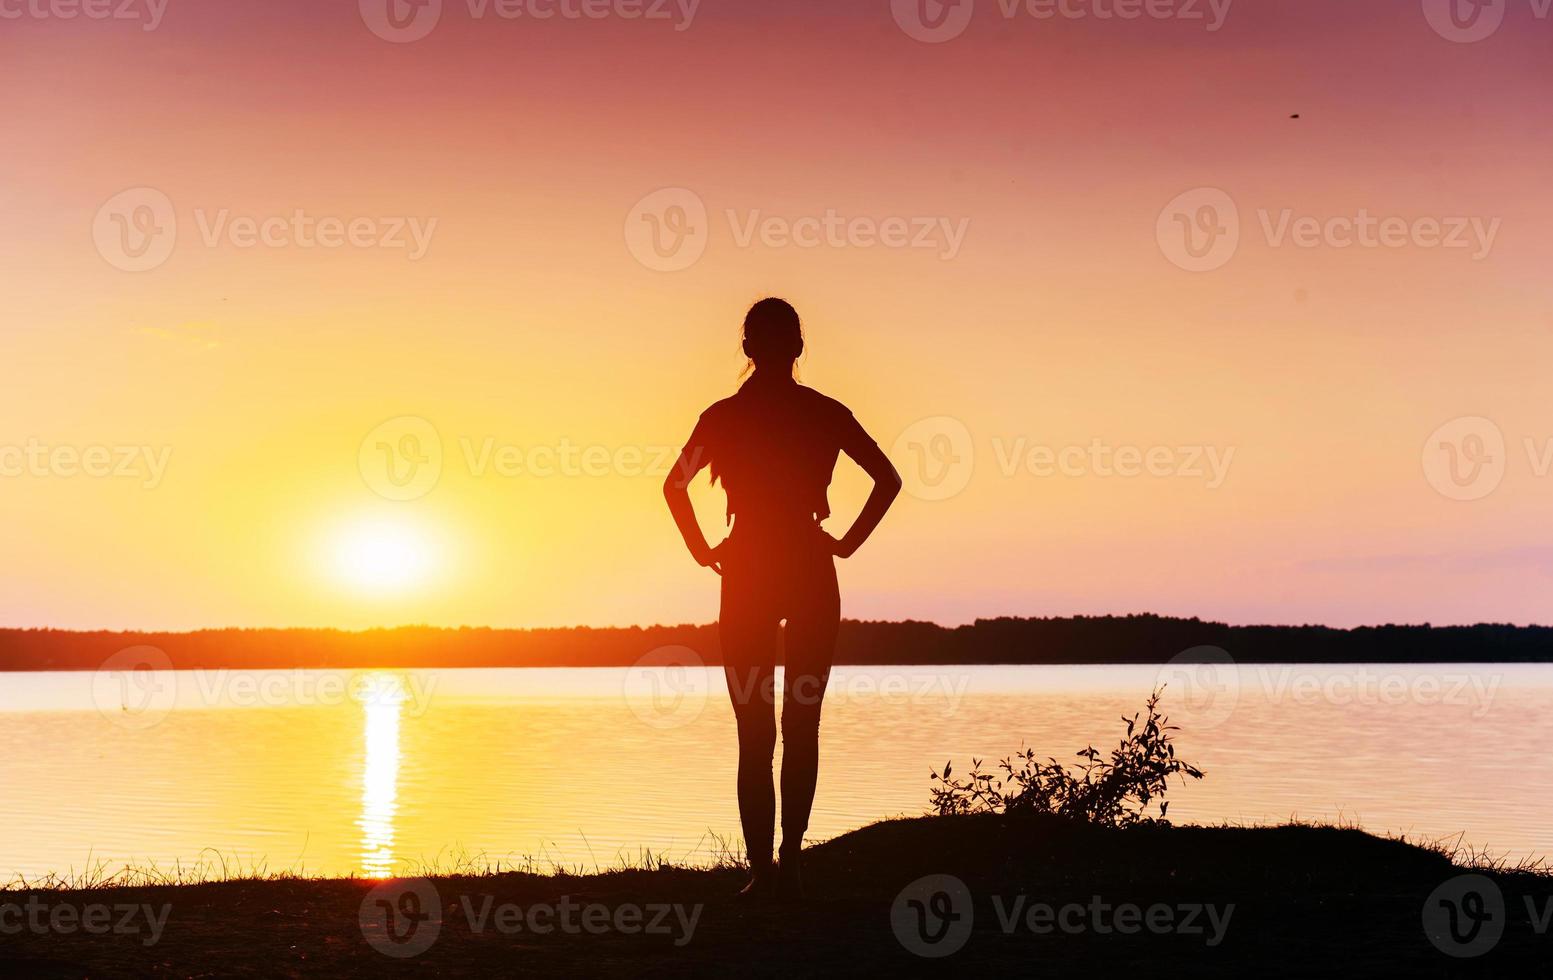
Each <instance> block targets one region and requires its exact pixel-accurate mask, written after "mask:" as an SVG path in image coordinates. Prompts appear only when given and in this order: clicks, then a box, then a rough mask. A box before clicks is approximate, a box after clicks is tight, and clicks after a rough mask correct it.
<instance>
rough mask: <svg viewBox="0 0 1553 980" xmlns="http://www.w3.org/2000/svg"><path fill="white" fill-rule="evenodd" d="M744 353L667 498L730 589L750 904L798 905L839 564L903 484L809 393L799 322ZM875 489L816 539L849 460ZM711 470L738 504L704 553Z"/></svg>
mask: <svg viewBox="0 0 1553 980" xmlns="http://www.w3.org/2000/svg"><path fill="white" fill-rule="evenodd" d="M744 353H745V354H746V355H748V356H749V359H750V361H751V362H752V364H753V365H754V368H755V373H754V375H753V376H751V377H750V379H749V380H748V381H746V382H745V383H744V385H743V386H742V387H740V388H739V391H738V393H737V394H735V395H734V396H733V397H731V398H725V399H723V400H722V401H720V402H718V403H717V404H715V405H713V406H712V407H711V408H709V409H707V410H706V411H705V412H703V413H702V414H701V419H700V421H699V422H697V423H696V428H695V432H693V433H692V434H691V436H690V441H689V442H687V443H686V444H685V448H684V450H682V451H681V453H680V457H679V463H678V465H676V466H675V468H674V470H673V472H671V473H670V474H669V478H668V480H666V481H665V482H664V485H663V493H664V496H665V497H667V498H668V502H669V510H670V511H672V512H673V514H674V521H675V523H676V524H678V525H679V530H680V534H682V535H683V536H684V538H685V544H686V546H687V547H689V549H690V553H691V555H693V556H694V557H695V559H696V561H698V562H700V563H701V564H702V565H705V566H706V567H708V568H711V569H713V570H714V571H716V572H717V573H718V574H720V575H722V577H723V580H722V610H721V613H720V615H719V617H718V629H719V635H720V637H721V640H722V649H723V663H724V668H723V669H724V673H725V674H726V676H727V679H728V692H729V694H730V696H731V697H732V700H733V710H734V716H735V718H736V720H737V722H738V729H739V816H740V821H741V822H742V823H743V825H744V840H745V845H746V846H747V847H748V848H749V858H750V869H751V871H752V873H753V876H752V878H751V880H750V883H749V884H748V885H746V886H745V888H744V894H746V895H753V896H761V895H765V894H767V893H769V892H771V891H773V890H774V888H776V887H778V886H779V887H780V889H781V890H782V891H783V892H786V893H789V894H797V893H799V892H800V891H801V887H802V886H801V884H800V878H799V872H798V864H799V851H800V849H801V848H802V846H803V835H804V832H805V831H806V830H807V829H808V827H809V810H810V808H811V806H812V805H813V803H814V783H815V775H816V772H817V770H818V766H819V727H820V703H821V701H822V700H823V699H824V697H825V685H826V683H827V682H828V681H829V679H830V667H831V659H832V656H833V655H834V653H835V647H836V631H837V628H838V627H839V625H840V622H841V600H840V596H839V594H838V592H837V589H836V564H835V561H834V558H833V556H839V557H841V558H846V557H849V556H850V555H851V554H852V553H853V552H855V551H857V549H858V546H859V545H861V544H862V543H863V542H864V541H866V540H867V539H868V536H869V534H871V533H872V532H873V530H874V528H875V527H877V526H878V525H879V521H880V520H881V519H882V518H883V517H884V514H885V511H887V510H889V508H890V504H891V502H892V501H894V499H895V495H896V494H897V493H899V492H900V486H901V481H900V476H899V474H897V473H896V472H895V467H893V466H891V465H890V461H889V459H888V458H887V457H886V456H885V454H884V453H883V452H882V451H880V449H879V447H878V446H877V445H876V444H875V443H874V441H873V439H871V438H869V436H868V433H866V432H864V431H863V427H862V426H861V425H859V424H858V423H857V420H856V419H855V418H853V417H852V413H851V412H850V411H848V410H847V408H846V406H845V405H842V404H841V403H840V402H838V401H835V400H834V399H831V398H826V397H825V396H824V395H822V394H820V393H819V392H817V391H815V390H813V389H812V388H806V387H804V386H803V385H800V384H799V383H798V382H797V381H795V380H794V379H793V366H794V364H795V363H796V362H797V360H798V357H799V355H800V354H802V353H803V330H802V327H801V325H800V324H799V321H798V313H797V312H796V311H795V310H794V309H793V308H792V307H791V306H789V305H788V304H787V303H786V302H784V301H782V300H779V299H764V300H761V301H760V302H759V303H756V304H755V305H754V306H753V307H752V308H751V309H750V311H749V314H748V315H747V316H746V317H745V318H744ZM843 452H844V453H846V454H847V455H848V456H850V457H852V459H853V460H855V461H856V462H857V464H858V465H859V466H861V467H862V468H863V469H864V470H865V471H867V473H868V474H869V475H870V476H872V477H873V479H874V488H873V492H872V493H871V494H869V497H868V502H867V503H866V504H864V506H863V510H862V512H861V513H860V514H859V515H858V518H857V520H856V521H854V522H853V524H852V527H851V529H850V530H849V531H847V533H846V534H845V535H844V536H843V537H842V538H841V539H840V540H839V541H838V540H837V539H835V538H833V537H832V536H831V535H830V534H828V533H826V531H825V530H824V529H823V528H822V527H821V526H820V522H821V521H823V520H824V519H825V518H826V517H828V516H830V506H829V504H828V502H827V499H826V490H827V488H828V487H829V486H830V479H831V472H832V470H834V468H835V466H836V458H837V456H838V455H839V454H840V453H843ZM704 466H710V467H711V470H712V481H713V483H714V484H715V483H716V482H718V481H719V480H720V481H721V482H722V485H723V490H724V492H725V493H726V494H727V495H728V511H727V519H728V521H729V523H730V524H731V525H732V531H731V533H730V534H729V536H728V539H727V540H726V541H724V542H723V543H722V544H720V545H718V546H717V547H716V548H712V547H709V546H708V545H707V541H706V538H705V537H704V536H703V535H702V533H701V527H700V525H699V524H697V523H696V516H695V512H694V510H693V509H692V508H691V504H690V496H689V494H687V493H686V487H687V486H688V485H689V484H690V481H691V479H692V478H693V477H694V476H695V475H696V474H697V473H699V472H700V471H701V468H702V467H704ZM782 620H786V621H787V629H786V634H785V641H784V643H783V647H784V658H783V659H784V667H785V669H784V672H783V678H784V680H783V691H782V851H781V862H780V864H779V865H778V866H777V868H779V874H780V882H778V881H777V878H776V876H775V875H774V870H775V869H774V868H773V864H772V838H773V835H774V826H773V825H774V822H775V816H776V813H775V811H776V800H775V796H774V793H773V791H772V786H771V758H772V754H773V752H774V751H775V749H776V721H775V718H774V711H775V704H774V697H773V671H774V670H775V667H776V659H777V638H778V632H779V630H778V627H779V625H780V623H781V622H782Z"/></svg>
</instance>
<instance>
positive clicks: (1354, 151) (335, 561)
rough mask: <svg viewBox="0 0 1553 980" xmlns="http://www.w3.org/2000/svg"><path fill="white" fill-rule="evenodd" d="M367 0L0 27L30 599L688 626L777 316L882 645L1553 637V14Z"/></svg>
mask: <svg viewBox="0 0 1553 980" xmlns="http://www.w3.org/2000/svg"><path fill="white" fill-rule="evenodd" d="M384 2H386V0H376V2H375V0H363V2H362V3H361V4H360V5H358V4H357V3H353V2H338V0H336V2H327V3H325V2H319V0H268V2H265V3H231V2H213V0H212V2H191V0H168V2H167V3H166V4H165V6H164V5H163V4H162V3H161V0H155V2H152V0H132V2H131V3H129V4H128V5H127V6H126V7H124V8H123V9H125V10H126V11H128V12H129V13H130V14H131V15H133V16H135V17H138V18H139V19H138V20H136V19H120V18H108V19H92V18H88V17H85V16H78V17H74V18H69V19H66V18H63V17H61V16H58V14H60V13H62V12H63V11H62V10H61V9H60V8H66V9H73V8H68V7H66V5H65V4H63V3H61V2H59V0H53V2H52V3H51V2H50V0H18V2H15V3H10V4H0V13H3V15H4V16H3V17H0V84H3V86H4V90H5V92H6V98H5V105H4V108H3V109H0V117H3V119H4V130H3V131H4V138H3V142H0V209H3V214H4V218H5V220H4V221H3V223H0V282H3V288H0V364H3V371H4V383H3V384H0V540H3V541H4V549H3V553H4V556H5V560H4V562H3V563H0V625H6V626H56V627H70V628H100V627H109V628H145V629H166V628H171V629H192V628H199V627H216V626H340V627H347V628H360V627H366V626H372V625H393V624H400V623H416V622H424V623H431V624H437V625H450V626H451V625H460V624H475V625H493V626H544V625H571V624H592V625H616V624H632V623H653V622H688V621H696V622H705V621H710V620H712V619H714V618H715V616H716V608H717V583H716V579H715V576H714V575H713V574H712V573H711V572H709V571H707V570H705V569H701V568H698V567H697V566H696V565H695V564H694V562H693V561H692V560H691V559H690V558H689V557H688V555H687V554H686V553H685V550H684V548H683V546H682V545H681V543H680V540H679V536H678V534H677V533H676V531H675V529H674V526H673V523H672V521H671V520H670V518H669V515H668V513H667V511H666V509H665V508H664V505H663V499H662V496H661V494H660V491H659V487H660V485H661V483H662V480H663V475H664V470H663V468H662V459H661V457H662V456H663V455H664V453H666V452H669V451H672V449H673V448H675V447H677V446H678V445H679V444H680V443H682V442H683V441H684V439H685V437H686V436H687V435H688V434H689V432H690V429H691V426H692V425H693V424H694V422H695V419H696V416H697V414H698V413H699V412H700V411H701V410H702V409H704V408H705V407H706V406H707V405H708V404H710V403H711V402H712V401H715V400H716V399H718V398H721V397H723V396H725V395H727V394H729V393H730V392H731V391H732V390H733V389H734V388H735V386H736V385H737V383H738V377H739V372H740V370H741V369H742V367H743V360H742V357H741V356H740V355H739V352H738V339H739V332H738V331H739V320H740V318H741V316H742V314H743V311H744V309H745V308H746V307H747V306H748V305H749V304H750V303H751V302H752V301H754V300H756V299H758V298H760V297H762V296H765V295H779V296H783V297H786V298H787V299H789V300H790V301H792V302H793V303H794V304H795V305H796V306H797V307H798V309H799V311H800V313H802V314H803V316H804V318H805V327H806V330H807V333H808V339H809V352H808V355H807V357H806V358H805V360H804V361H803V362H802V364H801V372H802V377H803V380H804V381H805V382H806V383H808V384H811V385H813V386H815V387H817V388H819V389H821V390H822V391H825V392H826V393H827V394H830V395H833V396H835V397H837V398H840V399H841V400H842V401H844V402H846V403H847V404H848V405H849V406H850V407H851V408H852V409H853V411H854V412H855V414H856V415H857V417H858V419H859V420H860V421H861V422H862V423H863V425H864V426H865V427H866V428H867V429H868V430H869V431H870V432H871V433H872V434H873V435H874V437H875V438H876V439H877V440H878V441H879V443H880V444H881V445H882V446H884V447H885V449H886V450H887V451H890V452H891V454H892V456H893V457H894V458H895V460H896V462H897V465H898V466H899V468H900V469H901V470H902V472H903V474H904V475H905V476H906V481H907V490H908V492H907V493H906V494H903V495H902V497H901V498H900V502H899V503H898V504H897V507H896V509H895V510H894V511H893V512H892V513H891V514H890V515H889V516H888V518H887V519H886V521H885V523H884V524H883V525H882V527H881V529H880V531H879V532H878V534H877V535H876V537H875V538H874V539H873V540H872V541H870V542H869V543H868V545H867V546H866V547H865V548H864V549H863V550H862V551H861V552H859V553H858V555H857V556H856V557H854V558H852V559H851V560H849V561H848V562H845V563H844V564H843V565H842V573H841V574H842V583H843V589H844V596H845V603H844V606H843V611H844V614H845V615H847V616H849V617H853V618H865V619H881V618H887V619H904V618H914V619H931V620H937V621H939V622H944V623H960V622H966V621H969V620H971V619H973V618H976V617H978V616H993V615H1005V614H1009V615H1013V614H1017V615H1066V614H1077V613H1096V614H1098V613H1127V612H1143V611H1151V612H1157V613H1164V614H1174V615H1196V616H1202V617H1207V618H1215V619H1224V620H1228V621H1231V622H1239V623H1244V622H1323V623H1329V624H1333V625H1353V624H1360V623H1378V622H1388V621H1396V622H1400V621H1409V622H1425V621H1427V622H1433V623H1453V622H1477V621H1483V620H1492V621H1511V622H1519V623H1527V622H1549V621H1553V612H1550V611H1549V609H1550V605H1553V574H1550V573H1553V519H1550V513H1553V453H1550V450H1549V447H1550V446H1553V395H1550V391H1553V386H1550V384H1549V376H1550V374H1553V276H1550V275H1549V273H1550V270H1553V233H1550V232H1553V189H1550V187H1553V129H1550V128H1549V127H1548V126H1547V125H1546V120H1547V118H1548V107H1547V102H1548V96H1549V92H1553V17H1549V16H1547V13H1548V12H1547V11H1546V10H1545V9H1543V7H1544V5H1543V4H1541V3H1538V2H1536V0H1519V2H1508V3H1506V2H1501V3H1500V4H1499V5H1497V6H1492V7H1490V8H1487V9H1486V10H1484V11H1479V12H1478V16H1479V18H1480V19H1479V20H1477V21H1472V20H1470V18H1466V19H1464V18H1465V15H1461V16H1458V17H1457V18H1456V19H1455V20H1454V21H1453V20H1452V19H1451V17H1450V13H1449V10H1448V8H1447V5H1446V4H1443V3H1441V4H1436V3H1432V2H1423V3H1422V4H1421V3H1420V2H1418V0H1397V2H1391V0H1386V2H1371V3H1355V2H1353V0H1279V2H1273V0H1238V2H1236V3H1234V4H1233V5H1229V4H1226V3H1224V2H1223V0H1219V2H1218V4H1217V5H1216V6H1215V5H1210V4H1208V3H1207V0H1194V2H1191V3H1190V4H1188V3H1186V2H1185V0H1182V2H1179V3H1170V2H1165V0H1156V2H1154V3H1153V4H1150V5H1149V6H1148V7H1147V8H1146V9H1148V10H1153V11H1156V12H1158V13H1160V14H1161V16H1149V15H1147V14H1145V15H1143V16H1140V17H1138V18H1136V19H1130V20H1128V19H1121V18H1120V17H1117V16H1110V15H1111V14H1114V13H1115V12H1116V11H1117V10H1118V9H1119V8H1128V7H1129V6H1131V7H1132V9H1137V8H1138V7H1141V6H1142V5H1141V4H1138V5H1130V4H1129V3H1128V2H1127V0H1120V2H1118V0H1068V3H1067V4H1066V5H1065V6H1064V7H1063V8H1062V9H1063V10H1066V11H1067V14H1066V15H1063V14H1061V13H1059V15H1058V16H1054V17H1038V16H1033V15H1032V14H1031V13H1030V12H1029V11H1028V10H1025V9H1024V8H1013V9H1012V16H1005V9H1008V8H1006V7H1005V6H1004V5H1000V4H999V3H998V2H996V0H976V2H975V4H974V6H973V7H970V8H968V9H967V8H965V7H950V8H939V7H938V6H937V4H936V3H934V2H932V0H928V2H927V7H926V8H922V7H918V6H916V5H915V4H914V3H906V2H897V3H895V4H893V5H892V3H891V2H890V0H866V2H864V0H859V2H851V0H847V2H842V0H800V2H787V3H757V2H749V0H702V2H700V3H699V4H696V3H691V2H689V0H684V2H669V3H665V4H663V5H662V6H661V7H659V6H657V0H645V4H637V5H633V4H632V3H630V2H629V0H616V2H613V3H611V2H606V0H599V2H597V3H592V4H589V5H586V9H587V10H591V11H594V12H597V13H601V14H602V16H598V17H590V16H567V14H568V13H571V14H577V13H579V12H581V11H583V10H584V8H585V5H584V4H583V2H582V0H564V2H563V0H526V2H525V3H522V4H517V3H510V4H507V5H502V4H499V3H498V2H497V0H489V4H488V5H487V4H486V3H484V2H482V0H468V2H466V0H444V2H442V3H441V4H440V5H437V4H436V3H435V0H432V3H433V5H432V6H431V7H425V8H409V7H405V8H402V9H401V10H399V13H400V14H404V17H405V18H409V19H408V20H406V19H385V15H384V10H383V3H384ZM374 4H375V5H374ZM1035 6H1036V9H1037V12H1045V11H1047V10H1050V9H1056V5H1055V4H1045V3H1040V4H1036V5H1035ZM114 8H115V9H118V2H116V3H115V5H114ZM439 8H440V9H439ZM1463 9H1467V10H1468V12H1470V9H1469V8H1463ZM417 10H418V11H419V13H418V14H417V13H416V11H417ZM499 10H503V11H505V12H507V13H509V14H510V13H521V16H517V17H503V16H500V15H499V14H498V11H499ZM638 10H642V11H650V12H652V13H659V12H661V13H662V14H663V16H662V17H655V16H649V17H631V16H626V14H628V13H630V12H633V11H638ZM923 10H926V12H927V15H928V17H927V20H926V21H924V20H923V19H922V16H921V15H922V12H923ZM547 11H553V12H554V13H555V16H553V17H549V18H536V17H535V16H533V15H534V14H535V13H540V14H542V13H545V12H547ZM965 12H969V13H970V14H971V16H970V19H969V20H968V21H963V22H961V21H956V20H955V18H956V17H960V16H961V15H962V14H963V13H965ZM1172 12H1173V15H1171V16H1163V14H1169V13H1172ZM1458 13H1460V12H1459V11H1458ZM13 14H14V16H13ZM432 14H435V15H436V19H435V23H434V24H432V23H430V22H429V21H426V20H415V19H414V18H415V17H416V16H423V17H429V16H431V15H432ZM1078 14H1083V15H1084V16H1077V15H1078ZM939 15H942V16H943V19H942V20H941V21H940V20H939V19H938V18H939ZM1499 17H1502V18H1503V19H1502V22H1500V21H1499V20H1498V18H1499ZM1481 18H1492V19H1491V20H1487V21H1485V20H1482V19H1481ZM396 24H398V25H400V26H398V27H396V26H395V25H396ZM935 24H937V25H938V26H937V27H934V26H933V25H935ZM404 25H408V26H404ZM1495 25H1497V27H1495ZM374 28H376V31H374ZM1213 28H1216V29H1213ZM961 29H963V32H959V33H957V31H961ZM396 32H397V33H396ZM414 34H422V35H423V36H419V37H417V38H413V39H412V38H411V37H410V35H414ZM381 35H387V36H386V37H385V36H381ZM1479 35H1481V36H1479ZM1474 38H1476V39H1475V40H1474ZM1296 114H1297V115H1298V117H1299V118H1297V119H1295V118H1291V117H1292V116H1294V115H1296ZM665 189H667V190H665ZM1227 201H1228V202H1233V205H1234V208H1235V210H1234V212H1229V211H1227V210H1226V207H1225V202H1227ZM698 208H700V209H703V210H700V211H698V210H697V209H698ZM1205 209H1206V210H1205ZM169 218H170V219H171V220H169ZM768 219H775V220H774V221H770V220H768ZM1333 219H1339V221H1338V222H1336V223H1334V220H1333ZM1367 220H1368V221H1372V222H1373V223H1374V224H1373V227H1370V228H1365V227H1357V228H1350V227H1349V225H1350V224H1355V225H1362V224H1363V223H1364V222H1365V221H1367ZM266 221H267V222H268V223H267V224H263V225H262V226H261V225H260V224H259V222H266ZM250 223H252V225H253V226H252V227H249V225H250ZM174 226H175V230H174ZM1237 229H1238V241H1237V240H1236V239H1235V237H1234V235H1235V233H1236V230H1237ZM681 232H687V233H686V234H684V235H681ZM1187 232H1191V233H1192V234H1193V236H1194V237H1193V240H1192V241H1191V242H1187V240H1186V238H1185V235H1186V233H1187ZM417 235H419V236H420V237H419V238H417ZM654 236H656V238H655V237H654ZM1198 236H1201V237H1198ZM330 242H332V244H330ZM1199 246H1201V247H1199ZM1442 427H1443V428H1442ZM1496 439H1498V440H1502V445H1500V444H1499V443H1497V442H1496V441H1495V440H1496ZM1097 447H1098V448H1097ZM61 450H63V451H61ZM1047 450H1049V453H1048V452H1046V451H1047ZM1097 453H1098V455H1097ZM1452 454H1454V456H1453V455H1452ZM412 456H413V457H416V458H418V459H419V460H420V462H419V463H416V464H413V465H415V466H417V467H419V469H417V470H415V471H414V473H413V474H412V473H411V470H410V469H409V467H410V466H411V465H412V464H411V463H409V462H406V460H407V459H408V458H409V457H412ZM1126 459H1131V460H1132V461H1133V464H1134V465H1135V466H1137V467H1138V468H1139V471H1138V472H1137V473H1136V475H1131V476H1128V475H1123V474H1121V473H1118V472H1116V471H1115V468H1114V467H1113V466H1112V465H1111V462H1118V461H1121V460H1126ZM1059 460H1065V462H1063V463H1057V462H1055V461H1059ZM1140 461H1149V462H1140ZM1214 461H1217V463H1216V464H1215V462H1214ZM1029 464H1033V465H1029ZM1047 464H1050V465H1047ZM1215 465H1217V466H1218V469H1215ZM390 467H392V468H393V469H392V472H390V471H389V468H390ZM1124 468H1125V467H1124ZM86 470H90V471H91V472H85V471H86ZM1150 470H1153V473H1152V475H1151V473H1150ZM94 474H95V475H94ZM417 481H419V482H417ZM866 491H867V486H866V480H865V478H864V477H862V475H861V474H860V473H859V472H857V471H856V468H855V467H852V466H851V465H850V464H849V463H847V462H846V461H845V460H843V462H842V464H841V466H840V467H839V468H838V474H837V478H836V484H835V487H834V489H833V492H832V499H833V506H834V508H835V510H836V513H837V517H836V518H833V519H832V522H831V525H830V526H831V527H832V530H834V531H837V532H838V533H839V531H840V530H843V529H844V528H845V526H846V524H845V522H846V520H848V519H850V517H851V516H852V515H853V514H855V513H856V511H857V509H858V507H859V506H860V505H861V503H862V499H863V497H864V496H865V495H866ZM720 498H721V495H720V492H714V491H712V490H711V489H710V488H708V487H707V486H706V485H705V478H704V477H703V478H702V479H701V480H700V481H699V482H698V492H697V495H696V499H697V502H698V506H699V507H700V512H701V514H702V517H703V523H704V525H705V526H706V527H707V529H708V531H709V533H715V532H716V528H717V527H718V525H719V524H720V523H721V513H722V508H721V501H720ZM714 540H715V538H714Z"/></svg>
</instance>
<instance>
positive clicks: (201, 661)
mask: <svg viewBox="0 0 1553 980" xmlns="http://www.w3.org/2000/svg"><path fill="white" fill-rule="evenodd" d="M142 645H143V646H150V647H155V648H157V649H158V650H161V651H162V652H163V653H165V654H166V657H167V662H168V663H169V664H170V665H171V666H173V667H178V668H219V667H225V668H236V669H246V668H291V667H339V668H363V667H619V666H629V665H631V664H633V663H635V662H636V661H637V660H638V659H639V658H641V657H642V656H644V655H646V654H648V653H650V652H652V651H654V650H657V649H658V648H660V647H668V646H683V647H688V648H690V649H691V650H693V651H694V652H695V654H696V655H697V656H699V657H700V658H701V659H702V660H704V661H705V662H706V663H708V664H717V663H720V662H721V659H720V657H721V651H720V650H719V647H718V642H717V628H716V627H715V626H690V625H685V626H650V627H645V628H644V627H629V628H608V629H594V628H590V627H576V628H564V629H536V630H507V629H488V628H470V627H464V628H460V629H436V628H432V627H427V626H403V627H398V628H395V629H379V630H366V631H364V632H346V631H341V630H321V629H221V630H200V631H197V632H192V633H116V632H106V631H101V632H74V631H68V630H48V629H45V630H17V629H11V630H0V670H94V669H96V668H97V667H99V666H100V665H102V663H103V662H104V661H105V660H107V659H108V658H109V657H110V656H113V655H114V654H115V653H118V652H119V651H121V650H124V649H126V648H128V647H134V646H142ZM1203 646H1210V647H1220V648H1222V649H1223V650H1224V651H1225V652H1227V653H1228V654H1229V655H1230V656H1231V657H1233V658H1234V659H1235V660H1236V661H1238V662H1241V663H1257V662H1263V663H1442V662H1452V661H1459V662H1464V663H1487V662H1538V661H1550V660H1553V627H1546V626H1509V625H1498V624H1480V625H1477V626H1429V625H1428V624H1424V625H1420V626H1364V627H1359V628H1357V629H1333V628H1331V627H1326V626H1229V625H1226V624H1224V623H1212V622H1205V621H1203V620H1199V619H1173V618H1169V617H1164V616H1153V615H1136V616H1076V617H1071V618H1060V619H1016V618H1008V617H1005V618H999V619H979V620H977V621H976V622H975V623H973V624H971V625H968V626H956V627H944V626H938V625H936V624H933V623H922V622H911V621H907V622H900V623H886V622H861V621H856V620H847V621H846V622H844V623H842V626H841V637H840V640H839V644H838V649H837V657H836V662H837V663H841V664H1156V663H1164V662H1165V661H1168V660H1171V659H1172V658H1175V657H1178V656H1180V655H1181V654H1183V653H1185V652H1186V651H1189V650H1192V649H1193V648H1196V647H1203Z"/></svg>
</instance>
